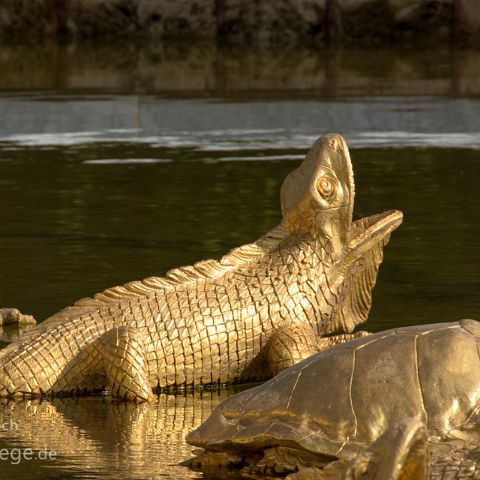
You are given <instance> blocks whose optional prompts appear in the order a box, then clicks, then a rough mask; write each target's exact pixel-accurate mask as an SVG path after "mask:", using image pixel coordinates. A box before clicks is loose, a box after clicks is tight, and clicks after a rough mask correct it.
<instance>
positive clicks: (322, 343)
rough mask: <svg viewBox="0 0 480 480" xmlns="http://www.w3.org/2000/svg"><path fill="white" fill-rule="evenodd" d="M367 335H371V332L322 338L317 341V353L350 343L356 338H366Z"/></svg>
mask: <svg viewBox="0 0 480 480" xmlns="http://www.w3.org/2000/svg"><path fill="white" fill-rule="evenodd" d="M366 335H370V332H366V331H364V330H361V331H360V332H355V333H343V334H341V335H333V336H331V337H322V338H320V340H318V341H317V352H321V351H323V350H327V349H329V348H330V347H333V346H334V345H339V344H341V343H345V342H349V341H350V340H354V339H355V338H360V337H365V336H366Z"/></svg>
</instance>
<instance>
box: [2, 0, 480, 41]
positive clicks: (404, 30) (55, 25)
mask: <svg viewBox="0 0 480 480" xmlns="http://www.w3.org/2000/svg"><path fill="white" fill-rule="evenodd" d="M0 34H2V35H3V36H4V37H16V36H33V37H38V36H40V37H45V36H56V35H66V36H71V37H73V38H83V37H88V38H92V37H102V38H108V37H113V38H117V39H124V38H128V37H134V38H147V39H150V38H175V39H187V40H189V39H193V38H202V39H220V40H224V41H226V42H232V43H235V44H238V43H241V44H249V43H255V44H266V45H272V44H273V45H274V44H284V43H295V42H302V43H324V42H326V43H328V42H343V43H354V44H357V43H358V42H360V43H362V44H375V43H380V42H385V41H388V42H416V41H418V40H428V41H430V42H432V43H436V42H438V41H442V42H450V41H451V40H458V41H461V42H462V41H463V42H468V43H471V42H476V41H477V40H478V39H479V38H480V8H479V0H275V1H271V0H0Z"/></svg>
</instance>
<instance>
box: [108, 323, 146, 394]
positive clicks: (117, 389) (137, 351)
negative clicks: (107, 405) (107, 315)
mask: <svg viewBox="0 0 480 480" xmlns="http://www.w3.org/2000/svg"><path fill="white" fill-rule="evenodd" d="M99 343H100V345H101V346H102V351H101V355H102V356H103V361H104V365H105V374H106V378H107V388H108V389H109V390H110V391H111V392H112V395H113V396H114V397H119V398H124V399H127V400H134V401H137V402H143V401H151V400H153V398H154V396H153V392H152V389H151V387H150V385H149V383H148V368H147V357H146V349H145V343H144V341H143V337H142V335H141V333H139V332H138V330H135V329H133V328H129V327H127V326H121V327H115V328H113V329H112V330H110V331H108V332H106V333H105V334H104V335H102V337H100V339H99Z"/></svg>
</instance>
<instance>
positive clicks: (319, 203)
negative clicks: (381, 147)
mask: <svg viewBox="0 0 480 480" xmlns="http://www.w3.org/2000/svg"><path fill="white" fill-rule="evenodd" d="M354 196H355V185H354V182H353V171H352V163H351V161H350V154H349V152H348V148H347V144H346V142H345V140H344V139H343V137H342V136H341V135H338V134H328V135H325V136H324V137H321V138H319V139H318V140H317V141H316V142H315V143H314V144H313V146H312V148H310V150H309V152H308V153H307V155H306V157H305V159H304V160H303V162H302V163H301V164H300V166H299V167H298V168H297V169H296V170H294V171H293V172H291V173H290V174H289V175H288V176H287V178H286V179H285V180H284V182H283V185H282V190H281V205H282V215H283V223H284V225H285V226H286V227H287V228H288V230H290V231H296V232H308V233H310V234H311V235H312V236H314V237H315V238H321V239H322V243H323V244H324V245H325V248H327V249H328V250H331V251H332V253H334V252H340V251H342V250H343V249H344V248H345V246H346V244H347V242H348V239H349V236H350V228H351V224H352V211H353V199H354Z"/></svg>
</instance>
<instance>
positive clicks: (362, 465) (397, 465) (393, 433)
mask: <svg viewBox="0 0 480 480" xmlns="http://www.w3.org/2000/svg"><path fill="white" fill-rule="evenodd" d="M344 478H346V479H349V480H357V479H362V480H363V479H372V480H377V479H378V480H381V479H384V478H388V479H391V480H423V479H427V478H428V458H427V429H426V427H425V424H424V423H422V422H421V421H420V420H418V419H417V418H408V419H406V420H404V421H403V422H401V423H399V424H397V425H395V426H393V427H391V428H389V429H388V430H387V431H386V432H385V433H384V434H383V435H382V436H381V437H380V438H378V440H376V441H375V442H374V443H373V444H372V445H371V446H370V447H369V448H367V449H366V450H364V451H363V452H361V453H360V454H359V455H357V457H356V458H354V459H353V460H351V461H350V462H349V463H348V464H347V466H346V472H345V476H344Z"/></svg>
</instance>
